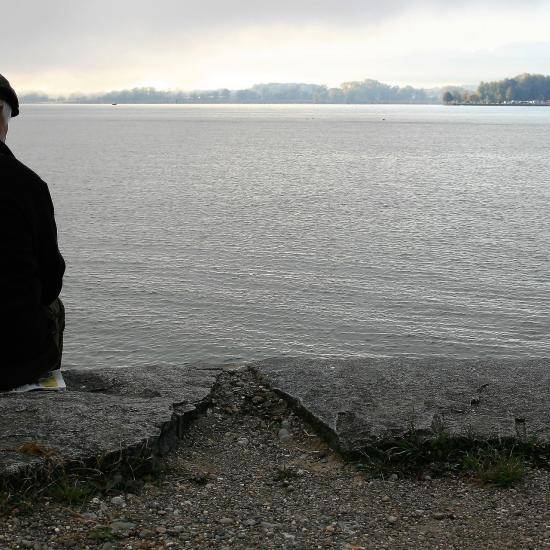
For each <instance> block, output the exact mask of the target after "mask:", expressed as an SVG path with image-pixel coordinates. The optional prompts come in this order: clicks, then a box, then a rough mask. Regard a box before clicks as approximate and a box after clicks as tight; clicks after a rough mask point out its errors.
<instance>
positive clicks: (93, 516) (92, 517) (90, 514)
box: [80, 512, 97, 521]
mask: <svg viewBox="0 0 550 550" xmlns="http://www.w3.org/2000/svg"><path fill="white" fill-rule="evenodd" d="M80 515H81V516H82V517H83V518H84V519H87V520H90V521H95V520H96V519H97V514H94V513H93V512H82V514H80Z"/></svg>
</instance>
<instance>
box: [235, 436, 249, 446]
mask: <svg viewBox="0 0 550 550" xmlns="http://www.w3.org/2000/svg"><path fill="white" fill-rule="evenodd" d="M237 443H238V444H239V445H248V439H247V438H246V437H240V438H239V439H237Z"/></svg>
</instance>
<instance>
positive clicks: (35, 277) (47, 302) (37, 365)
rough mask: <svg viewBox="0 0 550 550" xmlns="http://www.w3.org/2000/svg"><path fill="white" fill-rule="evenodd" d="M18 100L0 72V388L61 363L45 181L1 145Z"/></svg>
mask: <svg viewBox="0 0 550 550" xmlns="http://www.w3.org/2000/svg"><path fill="white" fill-rule="evenodd" d="M18 114H19V101H18V99H17V95H16V93H15V91H14V90H13V88H12V87H11V86H10V83H9V82H8V81H7V80H6V79H5V78H4V77H3V76H2V75H0V289H1V292H2V314H1V315H0V319H1V322H0V391H7V390H11V389H13V388H16V387H18V386H21V385H23V384H28V383H32V382H35V381H36V380H37V379H38V378H39V377H40V376H41V375H43V374H45V373H47V372H49V371H52V370H55V369H58V368H60V367H61V354H62V351H63V329H64V326H65V312H64V308H63V304H62V303H61V300H59V293H60V291H61V286H62V282H63V273H64V272H65V262H64V260H63V257H62V256H61V254H60V252H59V249H58V247H57V228H56V225H55V219H54V210H53V204H52V200H51V197H50V193H49V191H48V186H47V185H46V184H45V183H44V182H43V181H42V180H41V179H40V178H39V177H38V176H37V175H36V174H35V173H34V172H32V171H31V170H29V169H28V168H27V167H26V166H24V165H23V164H22V163H20V162H19V161H18V160H16V158H15V157H14V156H13V154H12V152H11V151H10V150H9V148H8V147H7V146H6V144H5V141H6V135H7V133H8V124H9V122H10V119H11V118H12V117H16V116H17V115H18Z"/></svg>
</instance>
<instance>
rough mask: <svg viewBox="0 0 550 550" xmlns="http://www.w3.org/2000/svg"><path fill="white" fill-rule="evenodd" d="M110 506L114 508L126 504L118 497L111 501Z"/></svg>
mask: <svg viewBox="0 0 550 550" xmlns="http://www.w3.org/2000/svg"><path fill="white" fill-rule="evenodd" d="M111 504H112V505H114V506H124V505H125V504H126V502H125V501H124V497H122V496H118V497H113V498H112V499H111Z"/></svg>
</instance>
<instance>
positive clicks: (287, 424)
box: [281, 420, 290, 430]
mask: <svg viewBox="0 0 550 550" xmlns="http://www.w3.org/2000/svg"><path fill="white" fill-rule="evenodd" d="M281 428H282V429H283V430H290V422H289V421H288V420H283V421H282V422H281Z"/></svg>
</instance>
